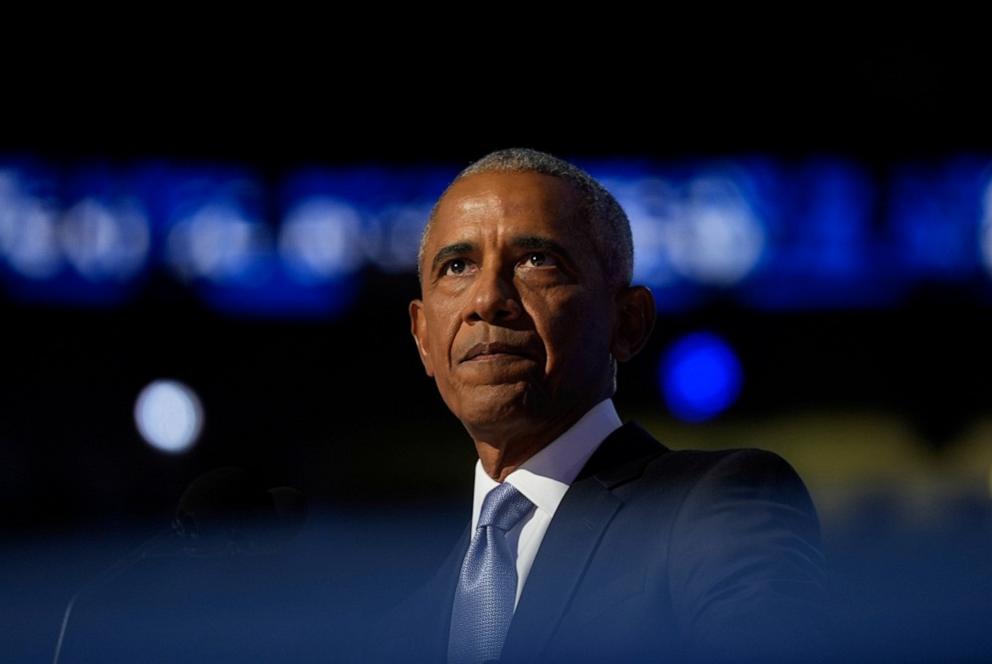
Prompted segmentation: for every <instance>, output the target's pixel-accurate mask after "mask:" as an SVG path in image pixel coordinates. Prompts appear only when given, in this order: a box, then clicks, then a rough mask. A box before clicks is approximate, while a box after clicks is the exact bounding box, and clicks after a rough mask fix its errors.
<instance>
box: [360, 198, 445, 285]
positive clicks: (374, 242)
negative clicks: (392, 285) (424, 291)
mask: <svg viewBox="0 0 992 664" xmlns="http://www.w3.org/2000/svg"><path fill="white" fill-rule="evenodd" d="M430 212H431V205H430V204H426V203H425V204H418V203H409V204H398V205H391V206H388V207H386V208H384V209H382V210H381V211H380V212H379V213H378V214H376V215H375V216H374V217H373V218H372V219H371V223H370V224H369V229H368V234H367V237H366V246H367V249H366V252H367V253H368V255H369V258H370V260H371V261H372V262H373V263H374V264H375V265H376V266H377V267H379V268H381V269H383V270H384V271H386V272H403V271H416V269H417V248H418V247H419V246H420V234H421V233H422V232H423V230H424V225H425V224H426V223H427V217H428V216H430Z"/></svg>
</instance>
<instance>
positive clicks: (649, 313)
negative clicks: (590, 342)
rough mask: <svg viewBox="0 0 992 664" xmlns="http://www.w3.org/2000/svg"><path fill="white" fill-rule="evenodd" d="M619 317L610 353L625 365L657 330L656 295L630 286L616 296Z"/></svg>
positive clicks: (645, 289)
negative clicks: (653, 331)
mask: <svg viewBox="0 0 992 664" xmlns="http://www.w3.org/2000/svg"><path fill="white" fill-rule="evenodd" d="M616 302H617V317H616V327H614V328H613V341H612V344H611V346H610V350H611V351H612V353H613V357H615V358H617V360H619V361H620V362H626V361H627V360H629V359H631V358H632V357H634V356H635V355H637V354H638V353H639V352H640V351H641V349H642V348H644V346H645V344H647V342H648V339H649V338H650V337H651V331H652V330H654V323H655V318H656V316H657V309H656V308H655V303H654V295H652V293H651V291H650V290H649V289H648V288H647V287H645V286H627V287H625V288H624V289H622V290H621V291H620V292H619V293H618V294H617V296H616Z"/></svg>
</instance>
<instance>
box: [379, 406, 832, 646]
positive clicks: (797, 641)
mask: <svg viewBox="0 0 992 664" xmlns="http://www.w3.org/2000/svg"><path fill="white" fill-rule="evenodd" d="M468 530H469V529H468V527H467V526H466V529H465V531H464V532H463V533H462V535H461V537H460V538H459V540H458V542H457V543H456V544H455V546H454V548H453V549H452V551H451V553H450V554H449V555H448V557H447V559H446V560H445V561H444V563H443V564H442V565H441V567H440V569H439V570H438V571H437V573H436V574H435V576H434V577H433V578H432V579H431V580H430V581H429V582H428V583H426V584H425V585H424V586H423V587H422V588H421V589H420V590H419V591H418V592H417V593H415V594H414V595H413V596H411V597H409V598H408V599H407V600H406V601H404V602H403V603H402V604H400V605H399V606H398V607H396V609H395V610H394V611H393V612H392V613H390V614H389V615H387V616H385V617H384V618H383V620H382V621H381V622H380V623H379V624H377V625H376V626H374V628H373V629H372V630H371V632H370V634H371V638H370V643H369V645H368V649H367V651H366V653H367V657H368V658H369V659H373V660H388V661H401V660H402V661H429V662H443V661H444V659H445V653H446V649H447V643H448V628H449V621H450V617H451V604H452V600H453V597H454V592H455V586H456V584H457V580H458V573H459V566H460V564H461V561H462V558H463V557H464V555H465V551H466V549H467V547H468V543H469V537H470V533H469V531H468ZM825 593H826V578H825V572H824V560H823V554H822V551H821V544H820V532H819V523H818V520H817V515H816V511H815V509H814V507H813V504H812V502H811V500H810V497H809V494H808V493H807V491H806V488H805V486H804V485H803V482H802V480H801V479H800V478H799V476H798V475H797V474H796V472H795V471H794V470H793V469H792V467H791V466H790V465H789V464H788V463H787V462H786V461H785V460H783V459H782V458H781V457H780V456H778V455H776V454H774V453H771V452H766V451H762V450H757V449H731V450H721V451H673V450H669V449H668V448H667V447H665V446H664V445H662V444H661V443H660V442H658V441H657V440H655V439H654V438H653V437H652V436H651V435H650V434H648V433H647V432H646V431H645V430H644V429H643V428H641V427H640V426H639V425H638V424H636V423H634V422H628V423H627V424H625V425H623V426H622V427H621V428H619V429H617V430H616V431H614V432H613V433H612V434H611V435H610V436H608V437H607V438H606V440H605V441H603V443H602V444H601V445H600V447H599V448H598V449H597V450H596V452H595V453H594V454H593V455H592V456H591V457H590V459H589V461H588V462H587V464H586V465H585V467H584V468H583V469H582V471H581V472H580V474H579V475H578V477H577V478H576V480H575V481H574V482H573V483H572V485H571V486H570V487H569V489H568V491H567V492H566V493H565V496H564V498H563V500H562V502H561V504H560V505H559V507H558V510H557V512H556V513H555V515H554V518H553V519H552V521H551V523H550V525H549V527H548V530H547V532H546V534H545V536H544V539H543V541H542V543H541V547H540V549H539V550H538V553H537V557H536V558H535V560H534V563H533V567H532V568H531V571H530V575H529V576H528V578H527V583H526V585H525V586H524V590H523V593H522V594H521V596H520V600H519V603H518V606H517V609H516V612H515V613H514V616H513V620H512V622H511V624H510V629H509V633H508V635H507V638H506V641H505V643H504V646H503V653H502V657H501V661H504V662H522V661H542V662H546V661H568V662H575V661H645V660H650V661H660V660H665V659H668V660H669V661H680V660H682V659H685V658H695V659H703V660H709V659H720V660H733V661H738V660H749V659H752V660H755V661H768V660H771V659H777V658H784V659H793V658H794V659H805V658H806V656H807V655H819V654H822V653H823V652H825V651H824V648H825V647H826V643H825V642H824V639H825V638H826V634H825V620H826V616H825V599H826V597H825Z"/></svg>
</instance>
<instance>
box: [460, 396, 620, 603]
mask: <svg viewBox="0 0 992 664" xmlns="http://www.w3.org/2000/svg"><path fill="white" fill-rule="evenodd" d="M622 424H623V422H621V421H620V417H619V416H618V415H617V411H616V408H614V406H613V401H612V400H611V399H604V400H603V401H600V402H599V403H598V404H596V405H595V406H593V407H592V408H591V409H590V410H589V411H588V412H587V413H586V414H585V415H583V416H582V417H581V418H580V419H579V421H578V422H576V423H575V424H573V425H572V427H571V428H570V429H569V430H568V431H566V432H565V433H563V434H562V435H560V436H558V437H557V438H555V439H554V440H553V441H551V443H549V444H548V445H547V446H545V447H544V448H543V449H541V450H540V451H539V452H538V453H537V454H535V455H534V456H532V457H531V458H529V459H527V460H526V461H525V462H524V463H523V464H521V466H520V467H519V468H517V469H516V470H514V471H513V472H512V473H510V474H509V475H507V477H506V480H505V481H506V482H509V483H510V484H512V485H513V486H514V488H516V489H517V490H518V491H519V492H520V493H522V494H523V495H525V496H526V497H527V499H528V500H530V502H532V503H534V505H535V507H534V509H532V510H531V511H530V513H529V514H528V515H526V516H524V518H523V519H521V520H520V521H519V522H518V523H517V525H515V526H514V527H513V528H511V529H510V530H508V531H507V533H506V541H507V543H508V544H509V545H510V551H511V553H513V554H514V555H515V557H516V564H517V596H516V598H515V599H514V602H513V609H514V611H516V609H517V603H518V602H519V601H520V593H521V592H522V591H523V587H524V583H525V582H526V581H527V575H528V574H529V573H530V568H531V565H532V564H533V562H534V557H535V556H536V555H537V550H538V549H539V548H540V546H541V541H542V540H543V539H544V533H545V532H546V531H547V529H548V524H550V523H551V517H553V516H554V515H555V510H557V509H558V505H559V504H560V503H561V500H562V498H564V497H565V492H566V491H568V487H569V485H570V484H571V483H572V481H573V480H574V479H575V477H576V476H577V475H578V474H579V471H580V470H582V467H583V466H585V464H586V461H588V460H589V457H590V456H592V453H593V452H594V451H596V448H597V447H599V444H600V443H602V442H603V440H604V439H605V438H606V437H607V436H608V435H610V434H611V433H613V431H614V430H616V429H618V428H619V427H620V426H621V425H622ZM497 486H499V482H497V481H496V480H494V479H493V478H491V477H489V475H487V474H486V471H485V470H483V469H482V460H481V459H480V460H478V461H476V463H475V495H474V498H473V501H472V536H473V537H474V536H475V532H476V527H477V524H478V523H479V512H480V511H481V510H482V501H483V500H484V499H485V497H486V494H487V493H489V491H490V490H492V489H493V488H495V487H497Z"/></svg>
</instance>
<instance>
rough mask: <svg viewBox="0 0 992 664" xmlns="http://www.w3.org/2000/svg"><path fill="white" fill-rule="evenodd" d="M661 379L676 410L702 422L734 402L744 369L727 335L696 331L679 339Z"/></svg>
mask: <svg viewBox="0 0 992 664" xmlns="http://www.w3.org/2000/svg"><path fill="white" fill-rule="evenodd" d="M658 382H659V384H660V386H661V389H662V392H663V394H664V396H665V401H666V402H667V404H668V407H669V409H670V410H671V411H672V414H674V415H675V416H676V417H678V418H679V419H681V420H684V421H686V422H702V421H704V420H708V419H711V418H713V417H715V416H716V415H718V414H719V413H721V412H723V411H724V410H726V409H727V408H728V407H729V406H730V405H731V404H732V403H734V401H735V400H736V399H737V396H738V395H739V394H740V391H741V384H742V382H743V372H742V371H741V365H740V362H739V361H738V359H737V356H736V355H735V354H734V351H733V350H732V349H731V348H730V346H729V345H727V343H726V342H725V341H724V340H723V339H721V338H720V337H718V336H717V335H715V334H712V333H710V332H696V333H694V334H690V335H688V336H685V337H683V338H682V339H680V340H679V341H677V342H676V343H675V344H674V345H673V346H672V347H671V348H670V349H669V351H668V353H666V354H665V356H664V357H662V360H661V364H660V365H659V371H658Z"/></svg>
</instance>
